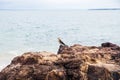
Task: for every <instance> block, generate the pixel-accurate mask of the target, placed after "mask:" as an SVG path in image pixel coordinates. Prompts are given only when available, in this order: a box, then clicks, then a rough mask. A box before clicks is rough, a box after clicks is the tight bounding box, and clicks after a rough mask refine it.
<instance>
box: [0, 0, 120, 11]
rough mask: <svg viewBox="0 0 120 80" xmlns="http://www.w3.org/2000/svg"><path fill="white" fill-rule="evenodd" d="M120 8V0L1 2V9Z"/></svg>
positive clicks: (19, 0) (18, 0) (27, 0)
mask: <svg viewBox="0 0 120 80" xmlns="http://www.w3.org/2000/svg"><path fill="white" fill-rule="evenodd" d="M97 8H120V0H0V9H97Z"/></svg>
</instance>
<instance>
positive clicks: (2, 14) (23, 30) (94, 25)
mask: <svg viewBox="0 0 120 80" xmlns="http://www.w3.org/2000/svg"><path fill="white" fill-rule="evenodd" d="M57 38H61V39H62V40H63V42H64V43H66V44H67V45H69V46H71V45H73V44H81V45H87V46H91V45H93V46H100V45H101V43H103V42H112V43H115V44H118V45H120V10H0V70H2V69H3V68H4V67H5V66H7V65H9V64H10V63H11V60H12V59H13V58H14V57H16V56H20V55H22V54H23V53H25V52H31V51H32V52H41V51H47V52H52V53H55V54H56V53H57V51H58V48H59V43H58V41H57Z"/></svg>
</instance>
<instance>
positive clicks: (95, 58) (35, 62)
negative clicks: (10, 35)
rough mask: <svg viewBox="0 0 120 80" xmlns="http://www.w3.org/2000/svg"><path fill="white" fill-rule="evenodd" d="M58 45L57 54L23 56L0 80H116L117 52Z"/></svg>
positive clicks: (108, 45)
mask: <svg viewBox="0 0 120 80" xmlns="http://www.w3.org/2000/svg"><path fill="white" fill-rule="evenodd" d="M114 47H119V46H117V45H113V44H111V43H105V44H102V46H101V47H96V46H82V45H79V44H75V45H73V46H66V45H64V46H63V45H61V46H60V48H59V50H58V54H53V53H50V52H27V53H24V54H23V55H21V56H17V57H15V58H14V59H13V60H12V61H11V63H10V64H9V65H8V66H6V67H5V68H4V69H3V70H2V71H1V72H0V80H120V49H117V48H116V49H113V48H114Z"/></svg>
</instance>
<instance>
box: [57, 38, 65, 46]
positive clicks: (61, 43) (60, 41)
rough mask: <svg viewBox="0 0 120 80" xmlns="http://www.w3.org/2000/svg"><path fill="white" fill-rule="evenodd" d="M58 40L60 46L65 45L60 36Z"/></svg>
mask: <svg viewBox="0 0 120 80" xmlns="http://www.w3.org/2000/svg"><path fill="white" fill-rule="evenodd" d="M58 42H59V43H60V45H62V46H67V45H66V44H65V43H64V42H63V41H62V40H61V39H60V38H58Z"/></svg>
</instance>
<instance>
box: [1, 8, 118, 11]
mask: <svg viewBox="0 0 120 80" xmlns="http://www.w3.org/2000/svg"><path fill="white" fill-rule="evenodd" d="M6 10H9V11H11V10H12V11H16V10H17V11H28V10H30V11H31V10H32V11H39V10H42V11H46V10H47V11H54V10H55V11H56V10H58V11H59V10H64V11H65V10H120V8H96V9H0V11H6Z"/></svg>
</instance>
